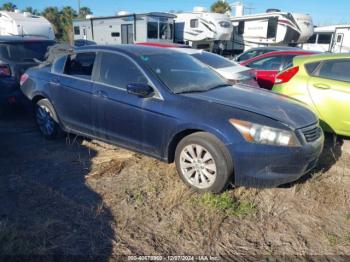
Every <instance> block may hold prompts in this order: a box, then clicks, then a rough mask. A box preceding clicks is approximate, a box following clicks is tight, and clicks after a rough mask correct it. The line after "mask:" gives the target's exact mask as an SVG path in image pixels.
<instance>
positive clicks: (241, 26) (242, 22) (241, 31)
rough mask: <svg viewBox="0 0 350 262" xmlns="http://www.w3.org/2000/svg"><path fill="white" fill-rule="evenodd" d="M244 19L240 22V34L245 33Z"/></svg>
mask: <svg viewBox="0 0 350 262" xmlns="http://www.w3.org/2000/svg"><path fill="white" fill-rule="evenodd" d="M244 25H245V24H244V21H241V22H239V24H238V34H240V35H243V34H244Z"/></svg>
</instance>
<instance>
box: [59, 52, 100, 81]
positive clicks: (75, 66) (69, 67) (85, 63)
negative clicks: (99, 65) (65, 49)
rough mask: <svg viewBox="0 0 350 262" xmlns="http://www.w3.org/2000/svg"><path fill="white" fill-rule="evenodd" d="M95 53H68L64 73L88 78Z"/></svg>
mask: <svg viewBox="0 0 350 262" xmlns="http://www.w3.org/2000/svg"><path fill="white" fill-rule="evenodd" d="M95 57H96V54H95V53H78V54H75V55H70V56H69V57H68V59H67V62H66V67H65V70H64V73H65V74H67V75H72V76H77V77H82V78H86V79H90V78H91V75H92V69H93V66H94V62H95Z"/></svg>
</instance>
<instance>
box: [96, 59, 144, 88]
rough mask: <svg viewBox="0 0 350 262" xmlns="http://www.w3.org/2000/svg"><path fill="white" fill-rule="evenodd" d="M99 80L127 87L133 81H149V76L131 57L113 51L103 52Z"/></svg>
mask: <svg viewBox="0 0 350 262" xmlns="http://www.w3.org/2000/svg"><path fill="white" fill-rule="evenodd" d="M101 56H102V57H101V67H100V70H99V73H98V77H97V81H99V82H101V83H105V84H108V85H112V86H115V87H119V88H123V89H126V86H127V85H128V84H131V83H145V84H147V83H148V80H147V78H146V77H145V76H144V74H143V73H142V72H141V71H140V69H139V68H138V67H137V66H136V65H135V64H134V63H133V62H132V61H130V59H128V58H126V57H124V56H122V55H118V54H112V53H102V54H101Z"/></svg>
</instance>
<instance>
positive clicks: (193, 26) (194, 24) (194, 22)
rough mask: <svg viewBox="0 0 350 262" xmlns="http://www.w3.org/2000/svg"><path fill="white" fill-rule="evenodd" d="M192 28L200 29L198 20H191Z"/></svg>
mask: <svg viewBox="0 0 350 262" xmlns="http://www.w3.org/2000/svg"><path fill="white" fill-rule="evenodd" d="M190 26H191V28H196V27H198V19H191V21H190Z"/></svg>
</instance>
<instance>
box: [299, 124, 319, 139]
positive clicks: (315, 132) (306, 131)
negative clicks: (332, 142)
mask: <svg viewBox="0 0 350 262" xmlns="http://www.w3.org/2000/svg"><path fill="white" fill-rule="evenodd" d="M301 132H302V133H303V135H304V137H305V140H306V142H309V143H310V142H314V141H316V140H317V139H319V138H320V137H321V135H322V129H321V127H320V126H319V125H313V126H310V127H306V128H303V129H301Z"/></svg>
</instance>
